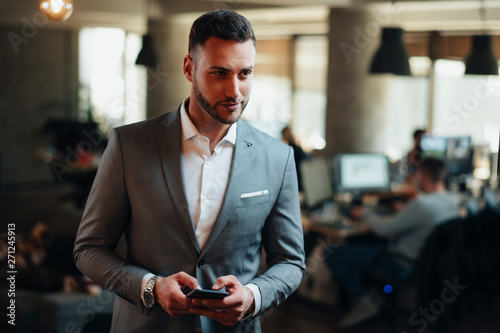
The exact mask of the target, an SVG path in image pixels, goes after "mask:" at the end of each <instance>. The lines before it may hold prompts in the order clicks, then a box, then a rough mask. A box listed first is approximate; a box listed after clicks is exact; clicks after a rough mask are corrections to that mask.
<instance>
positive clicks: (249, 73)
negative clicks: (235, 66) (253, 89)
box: [241, 70, 252, 76]
mask: <svg viewBox="0 0 500 333" xmlns="http://www.w3.org/2000/svg"><path fill="white" fill-rule="evenodd" d="M241 75H243V76H250V75H252V71H251V70H246V71H242V72H241Z"/></svg>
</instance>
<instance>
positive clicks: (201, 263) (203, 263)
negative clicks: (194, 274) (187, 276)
mask: <svg viewBox="0 0 500 333" xmlns="http://www.w3.org/2000/svg"><path fill="white" fill-rule="evenodd" d="M203 265H205V260H203V259H201V260H200V261H198V267H199V268H201V266H203Z"/></svg>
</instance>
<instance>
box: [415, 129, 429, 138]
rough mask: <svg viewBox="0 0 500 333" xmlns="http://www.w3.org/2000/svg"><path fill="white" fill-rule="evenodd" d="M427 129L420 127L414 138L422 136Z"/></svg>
mask: <svg viewBox="0 0 500 333" xmlns="http://www.w3.org/2000/svg"><path fill="white" fill-rule="evenodd" d="M425 133H426V132H425V130H423V129H418V130H416V131H415V132H413V138H414V139H416V138H420V137H421V136H422V134H425Z"/></svg>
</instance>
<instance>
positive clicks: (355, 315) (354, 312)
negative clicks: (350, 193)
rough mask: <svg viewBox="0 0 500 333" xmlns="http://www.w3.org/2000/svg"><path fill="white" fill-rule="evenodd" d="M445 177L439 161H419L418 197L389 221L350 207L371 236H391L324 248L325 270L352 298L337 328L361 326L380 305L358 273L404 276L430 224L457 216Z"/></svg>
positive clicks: (456, 206)
mask: <svg viewBox="0 0 500 333" xmlns="http://www.w3.org/2000/svg"><path fill="white" fill-rule="evenodd" d="M444 176H445V168H444V164H443V162H441V161H440V160H437V159H434V158H429V159H426V160H424V161H423V162H422V163H421V164H420V165H419V166H418V167H417V171H416V173H415V182H416V185H417V186H418V187H419V189H420V190H421V191H422V192H423V194H421V195H420V196H418V197H417V198H416V199H414V200H412V201H410V202H409V203H408V204H407V205H406V206H405V207H404V208H403V209H402V210H401V211H400V212H399V213H398V214H397V215H395V216H394V217H393V218H392V219H390V220H387V219H384V220H382V219H381V218H380V217H379V216H377V215H375V214H372V213H370V212H367V211H365V210H364V209H363V208H362V207H357V208H354V209H353V211H352V212H351V214H352V216H353V218H355V219H356V218H357V219H362V221H363V222H364V224H365V225H366V226H368V228H369V229H370V230H371V231H373V232H374V233H375V234H377V235H379V236H389V235H392V238H391V239H390V241H389V242H388V245H346V246H341V247H332V248H328V249H327V250H326V252H325V255H324V257H325V258H326V259H325V261H326V264H327V266H328V267H329V269H330V270H331V272H332V273H333V274H334V275H335V277H336V278H337V279H338V280H339V282H340V283H341V284H342V285H343V286H344V287H345V288H346V289H347V291H348V292H349V294H351V295H352V296H353V297H354V298H355V305H354V307H353V308H352V309H351V310H350V311H349V312H348V313H347V315H346V316H345V317H344V318H343V319H342V320H341V322H340V326H341V327H349V326H352V325H354V324H357V323H360V322H362V321H364V320H366V319H368V318H370V317H372V316H374V315H375V314H377V312H378V309H379V304H377V302H376V300H375V299H374V298H373V297H371V296H369V295H367V293H366V291H365V288H364V287H363V286H362V284H361V283H360V280H359V278H358V274H357V273H358V272H357V271H358V269H370V271H371V272H373V273H374V274H375V275H377V276H380V277H383V278H385V277H387V279H388V282H389V281H394V280H405V279H407V278H409V277H410V275H411V273H412V262H413V261H414V260H415V259H416V258H417V256H418V254H419V251H420V248H421V247H422V246H423V244H424V242H425V240H426V238H427V237H428V236H429V234H430V233H431V231H432V229H433V228H434V226H436V225H437V224H439V223H442V222H445V221H447V220H449V219H451V218H453V217H455V216H457V214H458V205H457V203H456V202H455V201H454V200H453V199H452V197H451V196H450V195H448V194H447V193H446V191H445V186H444Z"/></svg>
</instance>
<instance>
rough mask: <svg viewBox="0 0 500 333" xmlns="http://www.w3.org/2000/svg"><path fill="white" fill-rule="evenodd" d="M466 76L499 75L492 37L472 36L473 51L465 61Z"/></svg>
mask: <svg viewBox="0 0 500 333" xmlns="http://www.w3.org/2000/svg"><path fill="white" fill-rule="evenodd" d="M465 74H476V75H498V61H497V57H496V56H495V53H493V38H492V37H491V36H490V35H476V36H472V51H471V53H470V54H469V56H468V57H467V60H466V61H465Z"/></svg>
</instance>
